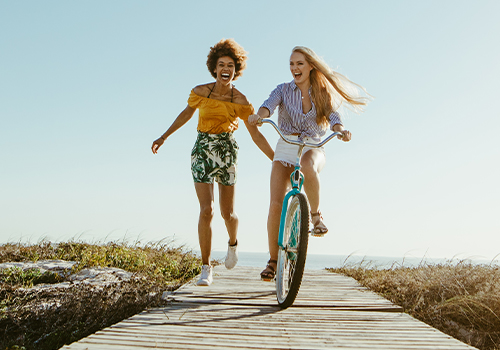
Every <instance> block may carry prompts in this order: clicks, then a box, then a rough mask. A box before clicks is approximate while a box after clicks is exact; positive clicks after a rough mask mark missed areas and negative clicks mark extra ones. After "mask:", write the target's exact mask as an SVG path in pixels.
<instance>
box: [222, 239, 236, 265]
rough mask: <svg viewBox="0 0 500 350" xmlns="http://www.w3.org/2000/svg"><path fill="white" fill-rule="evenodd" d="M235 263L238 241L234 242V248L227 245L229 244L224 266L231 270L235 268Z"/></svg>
mask: <svg viewBox="0 0 500 350" xmlns="http://www.w3.org/2000/svg"><path fill="white" fill-rule="evenodd" d="M237 262H238V241H236V244H235V245H234V246H231V245H229V243H228V244H227V255H226V261H225V262H224V265H226V269H228V270H231V269H232V268H233V267H235V266H236V263H237Z"/></svg>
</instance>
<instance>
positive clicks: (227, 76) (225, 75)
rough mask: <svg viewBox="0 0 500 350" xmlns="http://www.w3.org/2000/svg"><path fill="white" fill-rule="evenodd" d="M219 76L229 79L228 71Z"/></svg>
mask: <svg viewBox="0 0 500 350" xmlns="http://www.w3.org/2000/svg"><path fill="white" fill-rule="evenodd" d="M221 77H222V79H229V74H228V73H222V74H221Z"/></svg>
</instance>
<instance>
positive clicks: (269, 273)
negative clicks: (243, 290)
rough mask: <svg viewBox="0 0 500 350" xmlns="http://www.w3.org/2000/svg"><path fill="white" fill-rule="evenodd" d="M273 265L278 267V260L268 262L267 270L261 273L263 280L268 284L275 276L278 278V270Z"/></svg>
mask: <svg viewBox="0 0 500 350" xmlns="http://www.w3.org/2000/svg"><path fill="white" fill-rule="evenodd" d="M271 264H276V265H278V262H277V261H276V260H269V261H268V262H267V266H266V268H265V269H264V270H263V271H262V272H261V273H260V279H261V280H263V281H266V282H271V281H272V280H274V276H276V269H275V268H274V267H273V266H272V265H271Z"/></svg>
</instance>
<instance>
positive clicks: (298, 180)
mask: <svg viewBox="0 0 500 350" xmlns="http://www.w3.org/2000/svg"><path fill="white" fill-rule="evenodd" d="M261 123H267V124H271V125H272V126H273V127H274V129H275V130H276V131H277V132H278V134H279V135H280V137H281V138H282V139H283V141H285V142H287V143H289V144H292V145H296V146H299V149H298V151H297V160H296V161H295V170H294V171H293V172H292V174H291V175H290V181H291V183H292V189H291V190H290V191H289V192H288V193H287V194H286V195H285V199H284V200H283V206H282V209H281V219H280V230H279V236H278V245H279V247H280V248H281V249H285V248H288V251H290V247H286V243H285V242H283V232H284V229H285V217H286V212H287V209H288V202H289V200H290V198H291V197H292V196H294V195H296V194H297V193H300V192H301V191H302V185H303V183H304V174H302V172H301V171H300V158H301V157H302V152H303V150H304V147H306V146H307V147H311V148H320V147H323V145H325V144H326V143H327V142H328V141H330V140H331V139H333V138H334V137H335V136H339V135H342V134H341V133H340V132H334V133H332V134H330V135H329V136H328V137H327V138H325V139H324V140H323V141H322V142H320V143H318V144H314V143H309V142H303V141H295V140H290V139H288V138H286V136H285V135H283V133H282V132H281V130H280V129H279V128H278V126H277V125H276V123H274V122H273V121H272V120H271V119H262V121H261Z"/></svg>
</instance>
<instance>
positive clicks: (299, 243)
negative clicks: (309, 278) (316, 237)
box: [276, 193, 309, 309]
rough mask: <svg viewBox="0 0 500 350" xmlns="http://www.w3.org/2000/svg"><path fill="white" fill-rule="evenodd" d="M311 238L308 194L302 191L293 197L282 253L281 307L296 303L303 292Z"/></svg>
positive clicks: (278, 286)
mask: <svg viewBox="0 0 500 350" xmlns="http://www.w3.org/2000/svg"><path fill="white" fill-rule="evenodd" d="M308 239H309V205H308V204H307V199H306V196H305V195H304V194H303V193H298V194H296V195H294V196H293V197H292V200H291V201H290V205H289V206H288V210H287V212H286V217H285V227H284V231H283V247H280V251H279V255H278V272H277V275H276V296H277V299H278V304H279V306H280V307H281V308H283V309H284V308H287V307H289V306H291V305H292V304H293V302H294V301H295V297H296V296H297V293H298V292H299V288H300V284H301V283H302V276H303V274H304V266H305V264H306V255H307V243H308Z"/></svg>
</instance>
